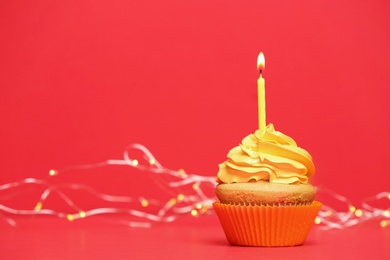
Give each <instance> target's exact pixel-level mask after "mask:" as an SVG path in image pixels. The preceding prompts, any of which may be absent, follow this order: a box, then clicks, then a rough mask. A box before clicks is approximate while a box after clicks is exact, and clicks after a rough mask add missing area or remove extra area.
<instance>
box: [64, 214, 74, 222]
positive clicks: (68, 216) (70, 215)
mask: <svg viewBox="0 0 390 260" xmlns="http://www.w3.org/2000/svg"><path fill="white" fill-rule="evenodd" d="M66 218H67V219H68V220H69V221H73V220H74V216H73V215H72V214H68V215H66Z"/></svg>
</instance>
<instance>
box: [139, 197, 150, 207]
mask: <svg viewBox="0 0 390 260" xmlns="http://www.w3.org/2000/svg"><path fill="white" fill-rule="evenodd" d="M141 205H142V207H144V208H146V207H147V206H149V202H148V201H147V200H145V199H144V200H142V201H141Z"/></svg>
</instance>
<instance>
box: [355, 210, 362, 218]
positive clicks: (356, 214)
mask: <svg viewBox="0 0 390 260" xmlns="http://www.w3.org/2000/svg"><path fill="white" fill-rule="evenodd" d="M362 215H363V211H362V210H360V209H357V210H356V211H355V216H356V217H361V216H362Z"/></svg>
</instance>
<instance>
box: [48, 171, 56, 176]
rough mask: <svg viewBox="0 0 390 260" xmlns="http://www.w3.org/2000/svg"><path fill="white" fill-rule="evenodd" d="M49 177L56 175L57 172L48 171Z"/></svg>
mask: <svg viewBox="0 0 390 260" xmlns="http://www.w3.org/2000/svg"><path fill="white" fill-rule="evenodd" d="M49 175H50V176H54V175H57V171H56V170H53V169H51V170H50V171H49Z"/></svg>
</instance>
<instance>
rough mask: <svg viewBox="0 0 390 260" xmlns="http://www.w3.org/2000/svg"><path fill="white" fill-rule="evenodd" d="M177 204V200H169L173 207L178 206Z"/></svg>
mask: <svg viewBox="0 0 390 260" xmlns="http://www.w3.org/2000/svg"><path fill="white" fill-rule="evenodd" d="M176 202H177V200H176V199H175V198H172V199H170V200H169V205H171V206H173V205H175V204H176Z"/></svg>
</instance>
